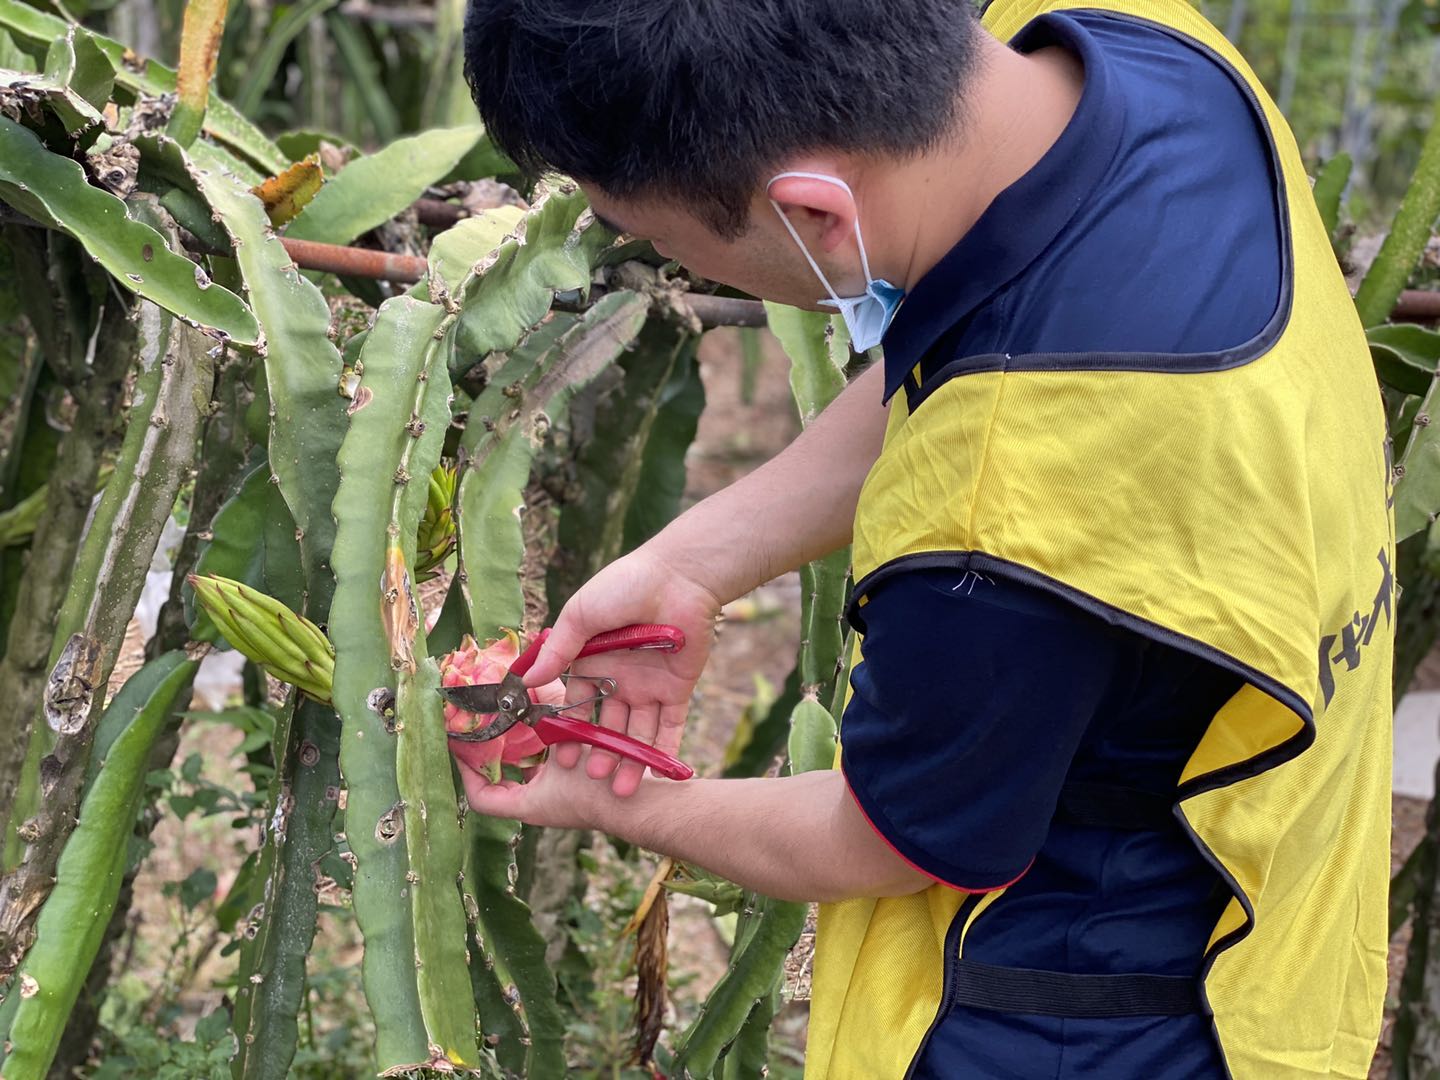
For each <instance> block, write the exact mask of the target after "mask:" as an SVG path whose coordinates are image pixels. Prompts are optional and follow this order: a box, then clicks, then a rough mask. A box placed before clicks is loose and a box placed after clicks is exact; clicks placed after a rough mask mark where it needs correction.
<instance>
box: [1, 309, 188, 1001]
mask: <svg viewBox="0 0 1440 1080" xmlns="http://www.w3.org/2000/svg"><path fill="white" fill-rule="evenodd" d="M141 326H142V341H143V346H142V352H141V356H142V361H143V363H144V366H143V368H142V371H141V373H140V377H139V380H138V382H137V384H136V392H135V401H134V403H133V404H132V406H131V410H130V426H129V429H128V431H127V432H126V437H125V441H124V443H123V444H122V446H121V449H120V456H119V457H118V459H117V460H116V463H115V473H114V475H113V476H112V477H111V481H110V484H109V485H108V486H107V487H106V490H105V495H104V497H103V498H102V499H101V501H100V506H99V508H98V509H97V510H96V512H95V518H94V521H93V522H92V524H91V529H90V532H89V534H88V536H87V538H86V541H85V544H84V546H83V548H82V549H81V552H80V556H79V558H78V559H77V560H76V563H75V568H74V571H73V575H72V578H71V585H70V591H69V594H68V596H67V597H66V602H65V605H64V607H63V608H62V609H61V612H60V618H59V622H58V627H57V632H56V637H55V646H54V648H53V649H52V654H51V657H52V662H53V666H52V668H51V673H50V676H49V680H48V683H47V686H46V690H45V695H44V715H45V719H46V721H47V724H48V726H49V728H50V731H51V732H52V733H53V736H54V741H53V745H52V747H51V750H50V753H49V754H48V755H47V756H46V757H45V758H44V760H43V761H41V762H38V773H39V776H40V777H41V782H40V788H39V790H38V796H39V797H38V799H37V801H36V803H35V809H36V811H37V812H36V815H35V817H34V818H33V819H31V820H29V821H26V822H25V824H24V825H23V826H22V827H21V830H20V833H19V835H20V838H21V839H22V840H24V841H26V842H27V843H28V844H29V846H28V848H27V849H26V852H25V856H24V859H23V861H22V862H21V864H20V865H19V866H18V867H17V868H16V869H15V870H14V872H13V873H11V874H10V875H8V876H7V877H6V878H5V880H4V882H3V883H0V947H3V955H0V972H6V973H8V971H10V970H13V964H14V963H15V962H16V961H17V960H18V959H19V957H20V956H21V955H23V953H24V950H25V949H26V948H27V947H28V945H29V937H30V932H31V926H32V923H31V916H32V914H33V912H34V910H35V907H36V906H37V904H38V902H39V900H40V899H41V898H43V897H44V896H45V895H46V893H47V892H48V891H49V887H50V884H51V881H52V875H53V871H54V867H55V862H56V860H57V859H58V858H59V856H60V851H61V849H62V848H63V846H64V844H65V841H66V838H67V837H68V836H69V834H70V831H71V828H72V827H73V823H74V811H75V807H76V805H77V803H78V800H79V793H80V785H81V781H82V779H83V777H84V773H85V767H86V763H87V761H88V760H89V752H90V743H91V741H92V739H93V737H94V721H95V719H96V718H97V717H98V716H99V711H100V707H101V705H102V704H103V688H104V686H105V684H106V682H107V681H108V679H109V677H110V672H111V669H112V668H113V667H114V664H115V660H116V658H117V657H118V655H119V651H120V645H121V642H122V641H123V639H124V636H125V629H126V626H127V625H128V624H129V621H130V617H131V614H132V613H133V612H134V610H135V605H136V603H137V602H138V601H139V598H140V593H141V590H142V589H143V588H144V586H145V576H146V573H147V571H148V570H149V568H150V563H151V560H152V559H153V558H154V555H155V548H156V545H157V544H158V543H159V540H160V533H161V531H162V530H163V529H164V526H165V522H166V521H167V520H169V517H170V511H171V508H172V507H173V506H174V504H175V496H176V493H177V492H178V491H179V488H180V484H181V481H182V480H183V479H184V478H185V477H186V476H187V475H188V474H189V469H190V465H191V462H192V461H193V459H194V455H195V447H196V443H197V439H198V435H199V427H200V419H201V416H202V415H203V412H204V408H205V405H206V403H208V402H209V400H210V392H211V387H212V383H213V377H214V366H213V363H212V361H211V359H210V357H209V356H208V355H207V350H208V348H209V342H208V341H207V340H206V339H205V338H204V337H203V336H202V335H200V334H199V333H198V332H197V331H195V330H193V329H191V328H189V327H186V326H182V325H180V324H179V323H176V322H172V320H171V319H170V318H169V316H167V315H164V314H163V313H162V312H160V311H159V310H158V309H157V308H154V307H152V306H150V305H146V306H145V307H143V308H142V310H141ZM39 745H40V744H39V743H36V744H35V747H34V748H32V753H31V755H30V757H31V758H32V759H34V758H35V756H36V755H35V753H34V749H38V747H39ZM17 808H18V809H19V810H20V811H22V812H25V813H28V812H29V811H30V807H29V806H28V805H27V804H26V802H25V801H20V802H17Z"/></svg>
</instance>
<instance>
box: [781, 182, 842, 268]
mask: <svg viewBox="0 0 1440 1080" xmlns="http://www.w3.org/2000/svg"><path fill="white" fill-rule="evenodd" d="M769 196H770V198H771V199H773V200H775V202H776V203H778V204H779V206H780V212H781V213H782V214H784V215H785V216H786V217H788V218H789V219H790V223H791V224H792V225H794V226H795V230H796V231H797V232H798V233H799V234H800V238H801V239H802V240H804V241H805V244H806V246H807V247H810V249H811V250H812V251H823V252H827V253H828V252H831V251H834V250H835V249H836V248H837V247H839V246H840V245H841V244H842V243H844V242H845V241H846V240H847V239H849V238H850V237H852V236H854V235H855V216H856V209H855V199H854V197H853V196H852V195H851V194H850V192H848V191H846V190H845V189H844V188H843V187H841V186H840V185H839V184H832V183H829V182H827V181H825V180H814V179H812V178H810V177H808V176H782V177H781V178H780V179H778V180H776V181H775V182H774V183H773V184H771V185H770V191H769Z"/></svg>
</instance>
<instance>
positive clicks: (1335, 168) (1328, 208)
mask: <svg viewBox="0 0 1440 1080" xmlns="http://www.w3.org/2000/svg"><path fill="white" fill-rule="evenodd" d="M1351 164H1352V163H1351V161H1350V155H1349V154H1336V155H1335V156H1334V157H1332V158H1331V159H1330V160H1329V161H1327V162H1325V164H1324V166H1323V167H1322V168H1321V169H1320V174H1319V175H1318V176H1316V177H1315V188H1314V194H1315V206H1316V207H1317V208H1318V209H1319V211H1320V220H1321V221H1322V222H1323V223H1324V225H1325V235H1326V236H1330V237H1333V236H1334V235H1335V229H1336V226H1338V225H1339V224H1340V197H1341V196H1342V195H1344V194H1345V185H1346V184H1348V183H1350V168H1351Z"/></svg>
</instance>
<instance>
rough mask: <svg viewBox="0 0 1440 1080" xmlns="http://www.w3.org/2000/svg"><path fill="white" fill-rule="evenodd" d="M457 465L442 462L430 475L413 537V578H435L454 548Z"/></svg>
mask: <svg viewBox="0 0 1440 1080" xmlns="http://www.w3.org/2000/svg"><path fill="white" fill-rule="evenodd" d="M456 472H457V470H456V467H455V466H454V465H447V464H446V463H445V462H443V461H442V462H441V463H440V464H439V465H438V466H436V468H435V471H434V472H432V473H431V474H430V490H429V492H428V495H427V498H426V502H425V516H424V517H422V518H421V519H420V528H419V530H418V532H417V533H416V537H415V577H416V580H417V581H429V580H430V579H431V578H433V577H436V576H437V575H438V573H439V569H440V566H441V564H442V563H444V561H445V560H446V558H447V557H449V555H450V552H452V551H454V550H455V511H454V506H455V475H456Z"/></svg>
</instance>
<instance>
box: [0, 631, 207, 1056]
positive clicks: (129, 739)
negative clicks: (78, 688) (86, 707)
mask: <svg viewBox="0 0 1440 1080" xmlns="http://www.w3.org/2000/svg"><path fill="white" fill-rule="evenodd" d="M196 666H197V665H196V664H195V662H194V661H192V660H188V659H186V657H185V654H184V653H182V652H172V653H166V654H165V655H164V656H162V657H159V658H158V659H156V660H152V661H151V662H150V663H149V664H147V665H146V666H145V667H144V668H142V669H141V670H140V671H139V672H137V673H136V674H135V675H133V676H131V678H130V680H129V681H128V682H127V683H126V684H125V686H124V687H123V688H122V689H121V691H120V692H119V693H118V694H117V695H116V696H115V700H114V702H113V703H112V704H111V706H110V708H109V710H107V712H106V716H105V718H104V719H103V720H102V721H101V725H100V726H101V728H102V730H104V729H106V728H110V727H116V728H118V729H119V730H118V731H115V732H114V733H113V738H111V737H110V735H111V732H109V731H107V732H106V739H105V742H106V744H107V745H106V747H105V751H104V759H103V761H102V762H101V763H100V766H99V768H98V769H97V770H96V772H95V775H94V779H93V780H92V782H91V784H90V785H89V789H88V791H87V792H86V795H85V801H84V803H83V805H82V806H81V808H80V820H79V824H78V825H77V826H76V828H75V832H74V835H73V836H72V837H71V839H70V843H69V844H67V845H66V846H65V850H64V852H63V853H62V854H61V856H60V859H59V862H58V864H57V865H56V868H55V885H54V888H53V890H52V891H51V892H50V897H49V899H48V900H47V901H46V902H45V906H44V907H43V908H42V909H41V911H40V913H39V918H38V920H37V922H36V934H35V944H34V946H33V947H32V948H31V949H30V951H29V954H28V955H27V956H26V957H25V962H24V965H23V967H21V969H20V971H19V972H18V973H17V975H16V978H15V980H14V981H13V983H12V984H11V989H10V999H9V1000H7V1001H6V1003H5V1005H6V1010H5V1011H6V1012H9V1011H10V1009H11V1008H13V1009H14V1013H13V1017H14V1018H13V1020H12V1021H11V1023H10V1025H9V1029H8V1032H7V1034H6V1037H5V1039H4V1041H3V1046H4V1048H5V1051H6V1053H5V1055H4V1061H3V1068H4V1073H5V1076H6V1077H11V1078H14V1080H43V1078H44V1077H45V1075H46V1073H47V1072H48V1070H49V1068H50V1062H51V1059H52V1058H53V1057H54V1055H55V1050H56V1048H57V1046H58V1045H59V1042H60V1036H61V1033H62V1032H63V1030H64V1028H65V1021H66V1019H67V1017H68V1016H69V1015H70V1010H71V1008H72V1007H73V1006H74V1004H75V998H76V995H77V994H78V993H79V992H80V987H81V985H82V984H83V983H84V981H85V976H86V974H87V973H88V972H89V970H90V965H91V963H92V962H93V961H94V959H95V954H96V952H97V951H98V950H99V947H100V942H101V939H102V938H103V936H104V933H105V927H106V925H107V923H108V922H109V919H110V912H111V911H112V910H113V908H114V906H115V901H116V897H117V896H118V895H119V891H120V884H121V880H122V878H123V877H124V874H125V864H126V860H127V858H128V853H129V843H128V839H129V835H130V830H131V829H132V828H133V827H134V824H135V817H136V815H137V814H138V813H139V811H140V803H141V800H142V799H143V796H144V787H145V776H146V772H147V769H146V763H147V761H148V760H149V756H150V751H151V748H152V747H153V745H154V743H155V740H156V738H157V737H158V736H159V734H160V732H161V730H162V729H163V727H164V725H165V723H166V720H167V718H168V717H169V716H170V714H171V706H172V704H173V703H174V702H175V701H176V699H177V698H179V697H180V696H181V695H182V694H184V693H187V692H188V690H189V685H190V682H191V680H192V679H193V678H194V675H195V669H196ZM113 721H120V723H114V722H113ZM12 1000H15V1001H18V1005H13V1006H12V1004H11V1001H12Z"/></svg>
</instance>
